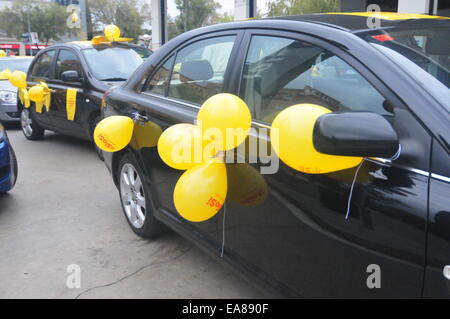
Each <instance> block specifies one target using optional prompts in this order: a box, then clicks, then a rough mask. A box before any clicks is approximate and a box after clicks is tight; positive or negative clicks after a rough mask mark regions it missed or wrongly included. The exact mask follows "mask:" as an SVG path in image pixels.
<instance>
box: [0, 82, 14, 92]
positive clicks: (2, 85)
mask: <svg viewBox="0 0 450 319" xmlns="http://www.w3.org/2000/svg"><path fill="white" fill-rule="evenodd" d="M0 91H11V92H16V91H17V88H16V87H15V86H14V85H12V84H11V83H9V81H8V80H0Z"/></svg>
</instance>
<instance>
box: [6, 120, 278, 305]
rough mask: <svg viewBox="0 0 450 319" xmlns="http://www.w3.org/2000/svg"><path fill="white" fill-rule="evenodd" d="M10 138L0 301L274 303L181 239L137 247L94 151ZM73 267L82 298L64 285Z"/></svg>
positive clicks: (53, 138) (50, 139) (49, 138)
mask: <svg viewBox="0 0 450 319" xmlns="http://www.w3.org/2000/svg"><path fill="white" fill-rule="evenodd" d="M8 135H9V137H10V140H11V142H12V145H13V146H14V148H15V151H16V154H17V157H18V161H19V179H18V182H17V184H16V187H15V188H14V189H13V190H12V191H11V192H10V194H9V195H4V196H1V197H0V256H1V262H0V298H77V297H79V298H265V297H271V295H269V294H268V293H267V292H264V291H262V290H260V289H259V288H257V287H255V286H253V284H250V283H248V282H246V281H244V280H242V278H241V276H239V275H237V274H235V273H234V272H232V271H230V270H228V268H227V267H225V266H223V265H222V264H220V263H218V262H217V261H215V260H213V259H211V258H210V257H209V256H208V255H206V254H205V253H203V252H202V251H200V250H199V249H197V248H196V247H195V246H194V245H193V244H192V243H190V242H188V241H187V240H185V239H183V238H181V237H180V236H178V235H177V234H174V233H168V234H166V235H164V236H162V237H161V238H159V239H157V240H151V241H150V240H144V239H141V238H139V237H137V236H136V235H135V234H134V233H133V232H132V231H131V230H130V229H129V226H128V224H127V222H126V220H125V218H124V216H123V213H122V211H121V207H120V204H119V198H118V195H117V191H116V189H115V187H114V185H113V182H112V180H111V178H110V176H109V173H108V171H107V170H106V168H105V166H104V164H103V163H102V162H101V161H100V160H99V159H98V158H97V156H96V153H95V150H94V148H93V146H92V145H91V144H90V143H88V142H85V141H81V140H77V139H73V138H69V137H65V136H61V135H57V134H54V133H50V132H47V133H46V136H45V139H44V140H42V141H38V142H31V141H28V140H26V139H25V138H24V137H23V136H22V132H21V131H20V130H19V129H17V128H11V129H8ZM72 264H75V265H78V266H79V267H80V269H81V288H72V289H70V288H68V286H67V285H66V279H67V277H68V276H69V275H70V274H69V273H68V272H67V267H68V266H69V265H72Z"/></svg>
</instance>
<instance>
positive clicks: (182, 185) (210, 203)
mask: <svg viewBox="0 0 450 319" xmlns="http://www.w3.org/2000/svg"><path fill="white" fill-rule="evenodd" d="M227 188H228V187H227V170H226V168H225V164H224V163H206V164H202V165H197V166H195V167H192V168H190V169H189V170H187V171H186V172H184V173H183V175H181V177H180V179H179V180H178V182H177V184H176V185H175V190H174V192H173V200H174V203H175V208H176V209H177V211H178V213H179V214H180V215H181V216H182V217H183V218H185V219H187V220H189V221H191V222H202V221H205V220H208V219H210V218H212V217H214V215H216V214H217V213H218V212H219V210H220V209H221V208H222V206H223V204H224V201H225V198H226V196H227Z"/></svg>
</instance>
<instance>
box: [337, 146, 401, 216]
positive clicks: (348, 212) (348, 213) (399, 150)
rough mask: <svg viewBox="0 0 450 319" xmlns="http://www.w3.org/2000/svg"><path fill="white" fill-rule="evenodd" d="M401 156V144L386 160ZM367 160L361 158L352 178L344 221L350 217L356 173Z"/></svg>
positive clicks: (393, 159)
mask: <svg viewBox="0 0 450 319" xmlns="http://www.w3.org/2000/svg"><path fill="white" fill-rule="evenodd" d="M401 154H402V144H399V145H398V150H397V152H396V153H395V154H394V156H392V157H391V158H389V159H388V160H390V161H395V160H396V159H398V158H399V157H400V155H401ZM366 159H367V158H365V157H364V158H363V160H362V162H361V163H360V164H359V166H358V168H357V169H356V172H355V176H354V177H353V182H352V187H351V188H350V194H349V196H348V202H347V213H346V214H345V219H346V220H347V219H348V217H349V215H350V203H351V201H352V196H353V189H354V187H355V182H356V178H357V177H358V172H359V169H360V168H361V166H362V165H363V164H364V161H365V160H366Z"/></svg>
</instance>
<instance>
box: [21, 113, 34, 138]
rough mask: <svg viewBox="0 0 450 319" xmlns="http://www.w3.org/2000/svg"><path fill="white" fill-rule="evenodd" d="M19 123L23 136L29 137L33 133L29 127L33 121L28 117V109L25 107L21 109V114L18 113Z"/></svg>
mask: <svg viewBox="0 0 450 319" xmlns="http://www.w3.org/2000/svg"><path fill="white" fill-rule="evenodd" d="M20 124H21V126H22V131H23V133H24V134H25V136H28V137H30V136H31V135H32V134H33V128H32V127H31V125H32V124H33V121H32V120H31V117H30V111H28V110H27V109H23V110H22V114H21V115H20Z"/></svg>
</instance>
